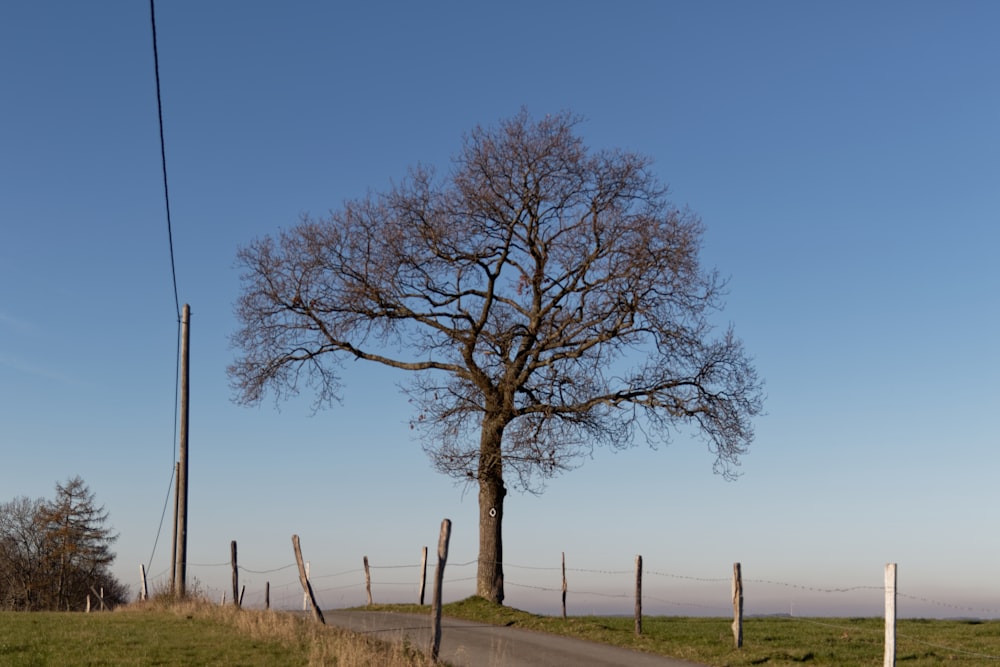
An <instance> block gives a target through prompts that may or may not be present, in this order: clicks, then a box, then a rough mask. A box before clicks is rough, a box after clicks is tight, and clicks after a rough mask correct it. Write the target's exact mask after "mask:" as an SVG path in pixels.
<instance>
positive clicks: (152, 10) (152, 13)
mask: <svg viewBox="0 0 1000 667" xmlns="http://www.w3.org/2000/svg"><path fill="white" fill-rule="evenodd" d="M154 1H155V0H149V17H150V21H151V23H152V26H153V71H154V72H155V74H156V111H157V115H158V116H159V119H160V164H161V166H162V168H163V200H164V202H165V204H166V207H167V241H168V243H169V244H170V275H171V277H172V278H173V282H174V309H175V310H176V311H177V320H178V321H180V319H181V302H180V299H179V298H178V296H177V269H176V267H175V266H174V232H173V227H172V225H171V224H170V188H168V187H167V148H166V143H165V142H164V140H163V101H162V98H161V96H160V54H159V50H158V49H157V48H156V7H155V6H154Z"/></svg>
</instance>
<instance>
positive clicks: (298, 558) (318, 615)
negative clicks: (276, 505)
mask: <svg viewBox="0 0 1000 667" xmlns="http://www.w3.org/2000/svg"><path fill="white" fill-rule="evenodd" d="M292 548H293V549H295V563H296V565H298V566H299V583H301V584H302V591H303V593H302V594H303V595H305V596H306V597H307V598H308V599H309V602H310V603H312V610H313V617H314V618H315V619H316V620H317V621H319V622H320V623H322V624H323V625H326V619H325V618H323V612H322V611H320V608H319V605H318V604H316V596H315V595H313V589H312V584H310V583H309V577H308V576H307V575H306V566H305V563H303V562H302V547H301V545H300V544H299V536H298V535H292Z"/></svg>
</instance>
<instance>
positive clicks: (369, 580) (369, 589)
mask: <svg viewBox="0 0 1000 667" xmlns="http://www.w3.org/2000/svg"><path fill="white" fill-rule="evenodd" d="M365 592H366V593H368V606H369V607H370V606H372V604H373V602H372V573H371V571H370V570H369V569H368V556H365Z"/></svg>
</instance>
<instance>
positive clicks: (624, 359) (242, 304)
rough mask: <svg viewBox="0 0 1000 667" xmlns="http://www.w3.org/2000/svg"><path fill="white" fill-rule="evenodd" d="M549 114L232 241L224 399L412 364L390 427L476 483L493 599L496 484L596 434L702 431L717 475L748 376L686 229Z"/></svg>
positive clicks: (475, 134) (739, 429) (727, 462)
mask: <svg viewBox="0 0 1000 667" xmlns="http://www.w3.org/2000/svg"><path fill="white" fill-rule="evenodd" d="M579 122H580V119H579V118H578V117H577V116H574V115H572V114H569V113H561V114H557V115H552V116H546V117H545V118H543V119H537V120H536V119H533V118H532V117H531V116H530V115H529V114H528V113H527V111H525V110H522V111H521V112H520V113H519V114H518V115H516V116H514V117H513V118H510V119H507V120H504V121H501V122H500V123H499V124H498V125H497V126H495V127H491V128H483V127H477V128H476V129H475V130H473V131H472V132H471V133H469V134H468V135H466V137H465V139H464V142H463V145H462V148H461V150H460V152H459V153H458V154H457V156H456V157H455V158H454V160H453V164H452V168H451V170H450V171H449V173H448V174H447V175H446V176H445V177H444V178H439V177H438V176H437V175H436V173H435V171H434V170H433V169H431V168H427V167H422V166H421V167H416V168H413V169H411V171H410V173H409V176H408V178H407V179H405V181H403V182H402V183H401V184H398V185H394V186H392V187H391V188H390V189H389V190H388V191H387V192H384V193H369V194H368V195H367V196H365V197H364V198H361V199H357V200H353V201H348V202H346V203H345V204H344V205H343V206H342V208H340V209H339V210H336V211H334V212H332V213H331V215H330V217H329V218H325V219H314V218H311V217H309V216H305V217H303V219H302V220H301V222H300V224H298V225H297V226H296V227H294V228H292V229H290V230H288V231H283V232H281V233H280V234H278V235H277V237H276V238H273V237H266V238H263V239H259V240H256V241H254V242H252V243H251V244H250V245H248V246H246V247H243V248H241V249H240V250H239V252H238V261H239V264H240V265H241V267H242V268H243V269H244V273H243V275H242V293H241V296H240V299H239V301H238V304H237V306H236V314H237V317H238V318H239V320H240V323H241V327H240V329H239V330H238V331H237V332H236V333H235V334H234V335H233V337H232V340H233V343H234V346H235V347H236V348H237V350H238V355H237V358H236V360H235V362H234V363H233V364H232V365H231V366H230V368H229V373H230V378H231V381H232V384H233V388H234V390H235V392H236V394H237V396H238V399H239V400H240V401H242V402H244V403H256V402H258V401H260V400H261V399H262V397H263V396H264V395H265V393H266V392H267V391H268V390H270V391H272V392H273V393H274V396H275V398H276V400H280V399H282V398H284V397H286V396H288V395H294V394H296V393H298V391H299V390H300V389H301V388H303V386H307V387H309V388H310V389H312V390H313V391H315V395H316V397H317V407H319V406H321V405H323V404H326V403H329V402H330V401H332V400H336V399H337V398H338V397H339V396H340V391H341V389H342V385H341V382H340V376H339V373H338V371H339V369H340V368H341V366H340V363H341V362H342V361H344V360H347V359H363V360H366V361H372V362H377V363H380V364H384V365H386V366H391V367H393V368H397V369H402V370H406V371H413V372H414V375H413V376H412V379H413V381H412V383H411V384H409V385H408V386H407V389H406V391H407V392H408V394H409V395H410V397H411V399H412V401H413V402H414V404H415V406H416V408H417V409H416V413H415V416H414V417H413V420H412V422H411V424H412V426H413V427H415V428H418V429H421V436H422V442H423V443H424V448H425V450H426V451H427V452H428V454H429V455H430V457H431V460H432V461H433V463H434V465H435V466H436V468H437V469H438V470H440V471H442V472H444V473H446V474H448V475H452V476H454V477H456V478H458V479H460V480H468V481H470V482H474V483H477V484H478V486H479V506H480V515H479V516H480V541H479V571H478V586H477V592H478V594H479V595H481V596H483V597H485V598H487V599H489V600H493V601H495V602H502V601H503V550H502V539H501V523H502V520H503V501H504V496H505V495H506V493H507V487H506V485H505V480H506V481H507V482H510V483H512V484H514V485H515V486H519V487H521V488H525V489H528V490H537V489H538V488H539V486H538V484H539V483H541V482H544V480H545V479H546V478H548V477H551V476H552V475H555V474H557V473H559V472H560V471H563V470H566V469H568V468H570V467H573V465H574V464H575V463H576V462H578V461H579V458H580V456H581V455H585V454H588V453H590V452H591V451H592V448H593V447H594V446H596V445H603V446H607V447H611V448H624V447H626V446H628V445H629V444H631V443H632V442H633V439H634V436H635V435H636V433H637V431H638V432H639V433H640V434H641V435H642V437H643V438H645V439H647V440H648V441H649V442H650V444H654V445H655V444H657V443H662V442H667V441H669V440H670V438H671V436H672V435H673V434H674V432H675V430H676V429H678V428H683V427H685V426H690V427H692V431H694V432H697V433H700V434H702V435H703V436H704V437H705V439H706V440H707V443H708V446H709V448H710V450H711V451H712V452H713V453H714V455H715V457H716V468H717V470H718V471H719V472H721V473H722V474H724V475H727V476H729V475H732V474H733V467H734V466H735V465H737V464H738V461H739V457H740V455H741V454H743V453H744V452H745V451H746V448H747V446H748V445H749V443H750V442H751V440H752V439H753V428H752V423H751V420H752V418H753V417H754V416H755V415H757V414H759V412H760V410H761V402H762V395H761V383H760V382H759V380H758V378H757V374H756V372H755V369H754V368H753V365H752V363H751V361H750V359H749V358H748V356H747V355H746V354H745V353H744V350H743V348H742V345H741V343H740V341H739V340H738V339H737V338H736V337H735V336H734V335H733V332H732V330H731V328H730V329H729V330H725V331H723V332H721V333H716V332H715V329H714V328H713V322H712V317H713V315H715V314H717V312H718V311H719V309H720V308H721V301H720V295H721V291H722V288H723V281H722V280H720V278H719V276H718V274H717V273H716V272H714V271H705V270H703V269H702V268H701V267H700V264H699V257H698V255H699V251H700V243H701V236H702V225H701V222H700V221H699V219H698V218H697V217H696V216H695V215H693V214H692V213H690V212H688V211H686V210H681V209H678V208H677V207H675V206H674V205H672V204H671V203H670V202H669V200H668V198H667V188H666V187H665V186H664V185H662V184H661V183H660V182H659V181H658V180H657V179H656V177H655V176H654V175H653V174H652V172H651V170H650V166H651V162H650V160H649V159H647V158H646V157H644V156H641V155H638V154H636V153H632V152H627V151H622V150H602V151H591V150H589V149H588V148H587V147H586V146H585V145H584V143H583V141H582V139H581V138H580V137H579V136H578V135H577V134H576V128H577V126H578V125H579Z"/></svg>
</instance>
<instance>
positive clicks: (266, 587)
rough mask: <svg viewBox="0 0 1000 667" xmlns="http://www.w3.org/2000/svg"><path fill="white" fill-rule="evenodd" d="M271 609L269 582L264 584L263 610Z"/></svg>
mask: <svg viewBox="0 0 1000 667" xmlns="http://www.w3.org/2000/svg"><path fill="white" fill-rule="evenodd" d="M270 608H271V582H270V581H265V582H264V609H270Z"/></svg>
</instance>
